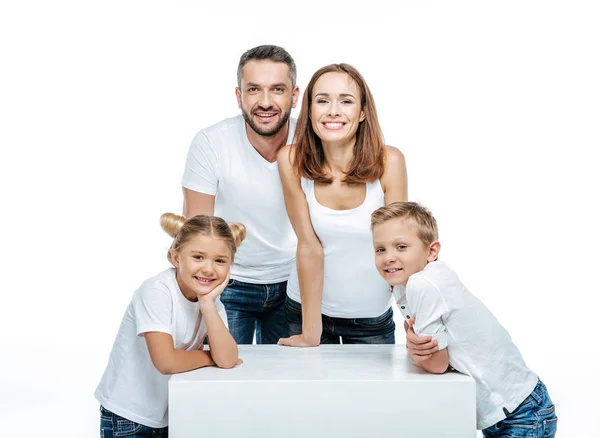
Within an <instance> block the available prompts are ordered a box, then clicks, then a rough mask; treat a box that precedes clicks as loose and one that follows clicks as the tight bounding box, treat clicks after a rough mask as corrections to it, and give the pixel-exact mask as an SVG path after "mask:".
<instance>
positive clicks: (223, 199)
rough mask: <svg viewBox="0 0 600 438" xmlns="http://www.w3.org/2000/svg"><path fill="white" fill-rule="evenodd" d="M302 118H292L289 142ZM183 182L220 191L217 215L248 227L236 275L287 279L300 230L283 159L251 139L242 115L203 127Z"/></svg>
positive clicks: (208, 191) (250, 280) (248, 278)
mask: <svg viewBox="0 0 600 438" xmlns="http://www.w3.org/2000/svg"><path fill="white" fill-rule="evenodd" d="M295 128H296V121H295V120H293V119H291V118H290V126H289V134H288V144H291V143H292V141H293V136H294V129H295ZM181 185H182V186H183V187H185V188H187V189H189V190H193V191H195V192H200V193H205V194H208V195H215V212H214V214H215V216H219V217H222V218H223V219H225V220H226V221H227V222H229V223H232V222H240V223H242V224H244V225H245V226H246V231H247V236H246V239H245V240H244V244H243V245H241V246H240V248H239V249H238V251H237V253H236V255H235V262H234V263H233V265H232V266H231V278H234V279H236V280H239V281H243V282H247V283H255V284H267V283H279V282H282V281H286V280H287V279H288V277H289V274H290V271H291V269H292V268H293V267H294V266H295V257H296V244H297V239H296V234H295V233H294V230H293V228H292V225H291V223H290V221H289V219H288V215H287V212H286V209H285V202H284V199H283V190H282V188H281V180H280V178H279V171H278V169H277V162H274V163H270V162H268V161H267V160H265V159H264V158H263V157H262V156H261V155H260V154H259V153H258V152H257V151H256V149H254V147H253V146H252V145H251V144H250V142H249V141H248V136H247V134H246V122H245V121H244V118H243V117H242V116H241V115H239V116H236V117H232V118H229V119H225V120H223V121H221V122H219V123H217V124H215V125H212V126H210V127H208V128H206V129H203V130H202V131H200V132H198V134H196V136H195V137H194V140H193V141H192V144H191V145H190V149H189V151H188V155H187V159H186V163H185V171H184V174H183V179H182V182H181Z"/></svg>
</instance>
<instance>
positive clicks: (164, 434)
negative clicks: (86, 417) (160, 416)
mask: <svg viewBox="0 0 600 438" xmlns="http://www.w3.org/2000/svg"><path fill="white" fill-rule="evenodd" d="M125 436H126V437H129V438H169V428H168V427H161V428H154V427H148V426H144V425H143V424H139V423H136V422H134V421H131V420H128V419H127V418H123V417H121V416H119V415H117V414H114V413H112V412H111V411H109V410H108V409H105V408H104V406H100V438H117V437H125Z"/></svg>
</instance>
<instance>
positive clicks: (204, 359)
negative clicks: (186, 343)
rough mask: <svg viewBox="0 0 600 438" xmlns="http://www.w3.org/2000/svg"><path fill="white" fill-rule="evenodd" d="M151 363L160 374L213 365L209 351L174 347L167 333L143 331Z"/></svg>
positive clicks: (171, 338)
mask: <svg viewBox="0 0 600 438" xmlns="http://www.w3.org/2000/svg"><path fill="white" fill-rule="evenodd" d="M144 338H145V339H146V345H147V346H148V352H149V353H150V358H151V359H152V364H153V365H154V367H155V368H156V369H157V370H158V371H159V372H160V373H161V374H177V373H183V372H185V371H190V370H195V369H196V368H202V367H207V366H212V365H215V362H214V361H213V360H212V358H211V355H210V353H209V352H206V351H202V350H197V351H185V350H180V349H177V348H175V347H174V346H173V345H174V344H173V337H172V336H171V335H170V334H168V333H162V332H146V333H144Z"/></svg>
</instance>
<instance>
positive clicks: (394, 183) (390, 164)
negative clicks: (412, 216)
mask: <svg viewBox="0 0 600 438" xmlns="http://www.w3.org/2000/svg"><path fill="white" fill-rule="evenodd" d="M385 152H386V156H385V171H384V172H383V176H382V177H381V185H382V188H383V192H384V193H385V205H388V204H391V203H392V202H397V201H407V200H408V183H407V178H406V161H405V160H404V154H402V152H400V150H399V149H397V148H395V147H393V146H386V148H385Z"/></svg>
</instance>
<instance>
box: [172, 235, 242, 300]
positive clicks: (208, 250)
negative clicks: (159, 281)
mask: <svg viewBox="0 0 600 438" xmlns="http://www.w3.org/2000/svg"><path fill="white" fill-rule="evenodd" d="M171 260H172V262H173V264H174V265H175V268H176V269H177V284H178V285H179V288H180V289H181V292H183V295H185V297H186V298H187V299H189V300H190V301H197V299H198V296H199V295H206V294H208V293H209V292H211V291H212V290H213V289H214V288H215V287H216V286H217V285H219V284H221V283H222V282H223V281H224V280H225V278H226V277H227V273H228V272H229V267H230V265H231V262H232V254H231V249H230V247H229V245H228V244H227V242H226V241H225V240H223V239H219V238H215V237H212V236H205V235H201V234H196V235H195V236H193V237H191V238H190V239H189V240H188V241H187V242H185V243H184V244H183V245H182V246H181V248H180V249H179V251H178V252H176V251H175V250H171Z"/></svg>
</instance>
